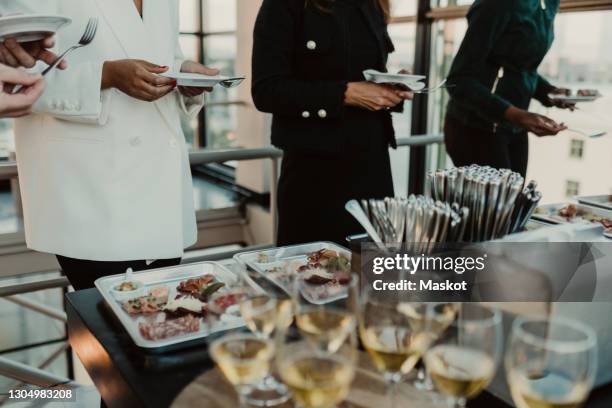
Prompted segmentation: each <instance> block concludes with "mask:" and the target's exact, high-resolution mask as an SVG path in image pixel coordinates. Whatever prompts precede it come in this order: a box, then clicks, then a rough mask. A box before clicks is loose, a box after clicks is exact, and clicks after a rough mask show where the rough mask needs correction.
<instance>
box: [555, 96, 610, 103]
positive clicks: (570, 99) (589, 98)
mask: <svg viewBox="0 0 612 408" xmlns="http://www.w3.org/2000/svg"><path fill="white" fill-rule="evenodd" d="M548 97H549V98H550V99H551V100H553V101H562V102H567V103H579V102H593V101H596V100H597V99H599V98H601V95H593V96H578V95H556V94H549V95H548Z"/></svg>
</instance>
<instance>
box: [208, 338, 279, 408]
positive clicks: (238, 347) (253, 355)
mask: <svg viewBox="0 0 612 408" xmlns="http://www.w3.org/2000/svg"><path fill="white" fill-rule="evenodd" d="M209 350H210V355H211V357H212V359H213V360H214V361H215V363H216V364H217V366H218V367H219V369H220V370H221V372H222V373H223V375H224V376H225V378H227V380H228V381H229V382H230V383H231V384H232V385H233V386H234V388H235V389H236V391H237V393H238V396H239V398H240V406H241V407H246V406H247V405H248V404H249V403H250V395H251V394H252V393H253V390H254V387H255V385H256V384H258V383H260V382H261V381H262V380H263V379H264V378H265V377H266V375H268V373H269V372H270V363H271V360H272V357H273V356H274V343H273V342H272V341H271V340H269V339H262V338H259V337H256V336H254V335H253V334H250V333H240V334H232V335H228V336H224V337H221V338H219V339H217V340H215V341H214V342H213V343H211V345H210V349H209Z"/></svg>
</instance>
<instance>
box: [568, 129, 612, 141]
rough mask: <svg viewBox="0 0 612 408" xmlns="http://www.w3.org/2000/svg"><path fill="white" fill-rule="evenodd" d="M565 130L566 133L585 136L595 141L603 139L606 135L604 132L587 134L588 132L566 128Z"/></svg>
mask: <svg viewBox="0 0 612 408" xmlns="http://www.w3.org/2000/svg"><path fill="white" fill-rule="evenodd" d="M565 130H566V131H568V132H573V133H578V134H579V135H582V136H585V137H589V138H591V139H597V138H600V137H603V136H605V135H607V134H608V132H605V131H600V132H595V133H588V132H585V131H584V130H580V129H573V128H567V129H565Z"/></svg>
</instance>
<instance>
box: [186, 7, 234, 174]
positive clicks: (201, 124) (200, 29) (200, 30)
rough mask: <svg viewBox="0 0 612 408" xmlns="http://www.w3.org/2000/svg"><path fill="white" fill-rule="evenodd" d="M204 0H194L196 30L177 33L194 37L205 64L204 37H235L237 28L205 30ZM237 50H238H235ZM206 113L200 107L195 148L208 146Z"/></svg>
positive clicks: (229, 102)
mask: <svg viewBox="0 0 612 408" xmlns="http://www.w3.org/2000/svg"><path fill="white" fill-rule="evenodd" d="M205 1H206V0H197V1H196V2H195V8H196V10H194V12H195V13H196V16H197V18H196V27H197V30H195V31H183V30H181V31H180V32H179V35H180V36H181V37H192V38H194V37H195V38H196V44H197V50H198V54H197V56H198V58H197V59H198V60H197V61H196V62H198V63H200V64H203V65H205V63H206V47H205V46H204V44H205V43H206V41H205V40H206V38H209V37H215V36H227V35H230V36H234V37H236V38H237V30H222V31H207V30H206V25H205V23H204V2H205ZM236 1H238V0H236ZM237 52H239V51H237ZM243 104H244V102H242V101H238V100H228V101H224V102H223V103H218V104H216V103H211V104H208V107H212V106H218V105H222V106H228V107H229V106H232V105H235V106H241V105H243ZM206 120H207V115H206V108H205V109H202V110H201V111H200V113H199V115H198V128H197V134H196V135H195V136H194V148H195V149H203V148H207V147H209V142H208V137H207V123H206ZM227 167H231V166H227Z"/></svg>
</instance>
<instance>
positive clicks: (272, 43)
mask: <svg viewBox="0 0 612 408" xmlns="http://www.w3.org/2000/svg"><path fill="white" fill-rule="evenodd" d="M388 14H389V2H388V0H327V1H324V0H264V2H263V5H262V7H261V9H260V11H259V15H258V17H257V22H256V25H255V36H254V48H253V88H252V94H253V100H254V101H255V105H256V106H257V108H258V109H259V110H260V111H263V112H269V113H272V114H273V121H272V143H273V144H274V145H275V146H277V147H279V148H281V149H282V150H283V151H284V157H283V163H282V169H281V177H280V181H279V191H278V195H279V197H278V212H279V231H278V244H279V245H289V244H297V243H304V242H312V241H320V240H328V241H334V242H337V243H340V244H342V243H344V242H345V239H346V237H347V236H348V235H351V234H355V233H359V232H360V231H361V228H360V227H359V225H358V224H357V223H356V222H355V221H354V220H353V219H352V217H351V216H350V215H349V214H348V213H347V212H346V211H345V210H344V204H345V203H346V202H347V201H348V200H350V199H360V198H382V197H386V196H393V182H392V176H391V166H390V161H389V150H388V149H389V146H392V147H395V136H394V131H393V124H392V121H391V113H390V111H391V110H394V111H400V110H401V109H402V108H403V101H404V100H405V99H409V98H410V97H411V94H410V93H409V92H403V91H401V90H399V89H396V88H391V87H387V86H382V85H376V84H372V83H368V82H365V81H364V79H363V71H364V70H366V69H377V70H379V71H385V70H386V68H385V67H386V63H387V56H388V54H389V53H391V52H393V51H394V47H393V43H392V42H391V39H390V37H389V33H388V32H387V22H386V21H387V18H388Z"/></svg>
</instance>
